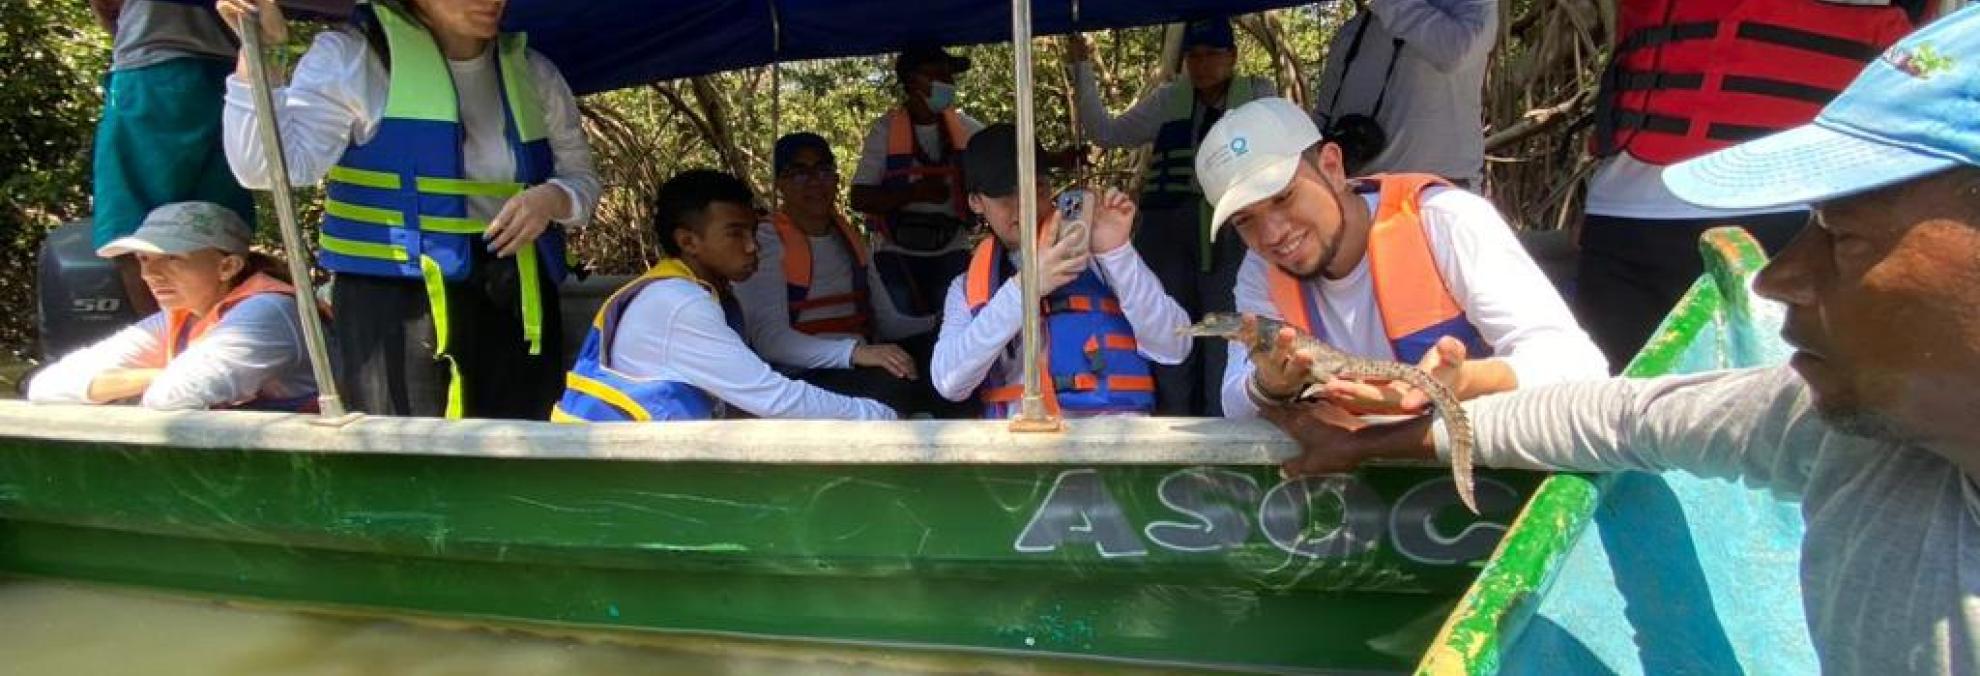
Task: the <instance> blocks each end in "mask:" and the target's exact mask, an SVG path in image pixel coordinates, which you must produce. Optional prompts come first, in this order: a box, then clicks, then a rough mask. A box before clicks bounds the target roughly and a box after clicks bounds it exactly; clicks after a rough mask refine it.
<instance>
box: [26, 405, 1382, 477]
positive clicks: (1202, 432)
mask: <svg viewBox="0 0 1980 676" xmlns="http://www.w3.org/2000/svg"><path fill="white" fill-rule="evenodd" d="M0 430H5V431H4V432H0V439H6V440H14V441H30V442H54V443H62V444H71V445H75V446H76V447H78V448H83V449H87V448H96V447H102V448H116V447H129V446H160V447H174V448H184V449H213V450H251V451H277V452H291V453H347V454H390V455H421V456H448V457H481V458H500V459H518V460H624V461H640V462H706V463H775V464H823V465H842V464H853V465H883V464H917V465H919V464H933V465H1040V464H1047V465H1060V464H1081V465H1275V464H1279V463H1282V462H1284V461H1285V460H1287V459H1290V458H1292V457H1294V456H1296V455H1297V454H1298V448H1297V446H1295V445H1294V443H1293V442H1292V440H1291V439H1290V438H1288V437H1287V436H1285V434H1284V433H1283V432H1280V431H1279V430H1278V429H1277V428H1276V427H1273V426H1272V425H1271V424H1270V423H1268V422H1266V421H1264V420H1258V419H1250V420H1230V419H1222V418H1162V417H1130V416H1115V417H1105V418H1091V419H1083V420H1072V421H1068V423H1067V425H1066V430H1065V431H1064V432H1062V433H1023V432H1012V431H1011V430H1010V426H1009V424H1008V423H1006V422H1003V421H991V420H910V421H885V422H883V421H836V420H722V421H691V422H690V421H683V422H669V423H665V424H596V425H568V424H556V423H548V422H534V421H518V420H480V419H474V420H444V419H440V418H411V417H392V416H364V415H360V416H355V417H354V418H353V419H348V420H343V421H327V420H324V419H322V418H319V417H317V416H313V415H304V414H295V413H270V412H254V411H155V410H150V409H145V408H141V407H135V406H117V407H105V406H86V405H67V404H31V403H27V402H22V401H0ZM1400 464H1407V465H1420V464H1417V463H1400Z"/></svg>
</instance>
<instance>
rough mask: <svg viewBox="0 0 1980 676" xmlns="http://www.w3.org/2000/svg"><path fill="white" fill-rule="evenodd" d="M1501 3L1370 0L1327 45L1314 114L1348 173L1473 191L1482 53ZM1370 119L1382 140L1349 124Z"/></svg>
mask: <svg viewBox="0 0 1980 676" xmlns="http://www.w3.org/2000/svg"><path fill="white" fill-rule="evenodd" d="M1498 36H1499V3H1498V0H1367V2H1365V3H1362V11H1361V12H1360V13H1359V14H1357V15H1355V17H1354V18H1353V19H1351V20H1349V21H1348V23H1347V24H1346V25H1343V26H1341V29H1340V31H1338V32H1336V33H1335V34H1334V42H1333V43H1332V44H1330V45H1328V47H1327V62H1326V66H1325V67H1323V68H1322V69H1321V72H1320V88H1319V90H1318V91H1317V92H1315V98H1314V100H1315V101H1317V102H1319V105H1320V108H1319V109H1317V110H1315V111H1314V117H1315V119H1316V120H1317V121H1318V122H1319V124H1320V128H1321V129H1324V130H1326V132H1327V137H1328V138H1330V139H1337V140H1342V139H1353V140H1352V141H1350V142H1349V143H1348V144H1347V145H1346V147H1344V148H1343V150H1344V151H1346V153H1347V156H1348V173H1350V174H1352V175H1356V176H1361V175H1365V174H1379V173H1394V172H1414V173H1426V174H1436V175H1438V176H1442V177H1444V178H1445V179H1448V180H1450V181H1453V182H1455V183H1457V184H1458V185H1459V186H1460V187H1464V188H1469V189H1477V188H1478V187H1479V179H1480V178H1481V177H1482V175H1483V172H1484V171H1485V122H1484V105H1483V103H1482V101H1483V96H1484V87H1485V62H1486V57H1488V56H1490V55H1491V53H1492V45H1493V44H1494V43H1495V42H1496V41H1497V40H1498ZM1370 118H1372V119H1373V120H1374V121H1375V123H1377V124H1379V125H1380V128H1381V130H1382V132H1383V134H1382V135H1383V136H1386V143H1379V144H1378V143H1376V142H1373V141H1367V140H1365V139H1369V138H1372V137H1370V136H1367V135H1365V134H1357V133H1353V132H1351V131H1350V129H1352V128H1354V127H1357V126H1360V125H1359V124H1357V123H1356V122H1349V123H1347V124H1345V125H1344V124H1343V121H1344V120H1350V119H1353V120H1357V121H1358V122H1359V123H1365V122H1366V121H1367V120H1368V119H1370Z"/></svg>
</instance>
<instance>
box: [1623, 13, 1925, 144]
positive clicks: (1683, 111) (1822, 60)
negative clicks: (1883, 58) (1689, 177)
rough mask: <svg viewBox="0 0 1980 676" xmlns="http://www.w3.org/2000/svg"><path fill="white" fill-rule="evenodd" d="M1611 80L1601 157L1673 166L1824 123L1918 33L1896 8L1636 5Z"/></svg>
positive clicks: (1626, 18) (1625, 18) (1626, 23)
mask: <svg viewBox="0 0 1980 676" xmlns="http://www.w3.org/2000/svg"><path fill="white" fill-rule="evenodd" d="M1620 11H1621V14H1622V16H1621V17H1620V20H1619V25H1618V26H1617V34H1618V35H1620V36H1621V41H1620V42H1618V43H1617V45H1616V50H1615V55H1614V56H1613V57H1612V58H1611V59H1610V64H1609V70H1608V71H1607V73H1606V74H1605V75H1604V76H1603V83H1602V98H1601V99H1600V108H1599V109H1598V110H1597V111H1596V124H1597V125H1598V127H1597V129H1596V132H1595V134H1594V136H1593V137H1592V138H1591V142H1592V143H1593V144H1594V148H1595V152H1596V154H1597V155H1601V156H1609V155H1613V154H1615V153H1618V152H1628V153H1629V154H1630V155H1633V156H1635V157H1636V158H1637V159H1640V160H1643V161H1645V162H1649V163H1651V164H1658V165H1668V164H1673V163H1676V162H1680V161H1683V160H1686V159H1690V158H1692V157H1697V156H1699V155H1703V154H1705V153H1708V152H1712V151H1714V150H1718V149H1720V148H1724V147H1726V146H1729V145H1733V144H1735V143H1739V142H1742V141H1747V140H1750V139H1754V138H1758V137H1761V136H1765V135H1767V134H1771V133H1774V132H1777V131H1781V130H1784V129H1788V128H1791V127H1796V126H1800V125H1803V124H1806V123H1808V121H1810V120H1813V119H1815V114H1816V113H1817V112H1819V111H1821V109H1822V106H1824V105H1826V104H1827V103H1828V102H1829V101H1830V100H1831V99H1834V98H1835V96H1836V94H1837V93H1839V92H1841V91H1842V89H1843V87H1846V86H1848V85H1849V83H1850V82H1851V81H1852V80H1854V79H1856V74H1857V73H1858V72H1860V71H1862V70H1863V67H1864V65H1866V64H1868V63H1869V62H1870V60H1871V59H1874V58H1877V55H1878V54H1879V53H1881V52H1883V50H1884V48H1885V47H1888V46H1890V45H1891V43H1893V42H1896V41H1897V39H1898V38H1899V37H1902V36H1903V35H1904V34H1905V33H1908V32H1910V31H1911V27H1912V26H1911V19H1910V17H1909V16H1908V15H1906V14H1905V12H1904V10H1903V9H1901V8H1899V7H1896V6H1882V7H1873V6H1850V5H1843V4H1838V3H1832V2H1822V1H1821V0H1628V1H1627V2H1623V3H1621V9H1620Z"/></svg>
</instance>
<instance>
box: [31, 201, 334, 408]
mask: <svg viewBox="0 0 1980 676" xmlns="http://www.w3.org/2000/svg"><path fill="white" fill-rule="evenodd" d="M96 253H97V255H99V256H103V257H105V258H110V257H115V256H122V255H124V254H135V255H136V258H137V261H138V266H139V269H140V271H141V272H142V275H143V277H144V282H145V285H146V286H148V287H150V288H151V293H152V296H153V297H154V298H156V299H157V301H158V306H159V308H160V310H159V312H157V313H155V314H153V315H151V316H149V317H146V318H144V319H143V320H141V321H139V322H138V323H137V324H135V325H132V326H130V327H128V328H125V329H124V330H122V331H119V332H117V333H116V334H114V335H111V336H110V337H109V338H106V339H104V340H103V341H102V342H99V343H97V344H95V345H91V346H89V347H86V348H83V349H81V350H77V351H76V352H73V353H70V354H69V355H68V356H65V357H63V358H61V359H60V360H58V361H56V362H55V363H54V364H52V365H50V366H49V367H48V368H47V369H45V370H43V371H42V372H41V373H39V374H37V375H36V376H35V377H34V380H33V381H32V382H30V383H28V400H29V401H33V402H35V403H43V404H108V403H118V402H127V401H135V402H137V403H140V404H142V405H144V406H145V407H147V408H156V409H204V408H250V409H264V410H290V411H303V410H315V408H316V378H315V376H313V375H312V374H311V372H310V367H309V359H308V357H307V355H306V353H305V352H304V350H303V340H302V320H301V318H300V317H297V316H296V299H295V289H294V288H292V287H290V286H289V284H288V283H287V282H284V281H282V280H280V279H277V278H275V277H274V276H271V275H270V274H268V273H269V272H271V271H275V270H277V269H278V266H276V265H275V264H274V261H273V260H271V259H268V258H266V257H263V256H260V255H257V254H254V253H251V252H249V251H248V227H247V224H246V223H245V222H243V221H242V220H241V217H240V216H239V215H238V214H235V213H234V211H233V210H232V209H228V208H226V207H223V206H220V205H218V204H214V203H211V202H176V203H172V204H167V205H165V206H161V207H158V208H157V209H153V210H152V211H151V213H150V214H148V215H146V216H145V218H144V221H143V223H141V224H140V225H139V226H138V229H137V231H136V232H134V233H132V234H131V235H129V236H127V237H123V238H120V239H117V240H114V241H111V242H110V243H108V244H105V245H104V246H103V248H101V249H98V250H97V252H96Z"/></svg>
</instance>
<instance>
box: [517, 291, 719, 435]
mask: <svg viewBox="0 0 1980 676" xmlns="http://www.w3.org/2000/svg"><path fill="white" fill-rule="evenodd" d="M663 279H686V280H690V281H693V282H694V283H696V284H700V285H701V286H702V287H703V288H706V289H708V293H709V294H711V295H714V296H715V297H716V298H717V299H718V300H720V301H721V303H722V314H723V316H724V318H725V319H727V320H728V323H729V328H731V329H734V330H735V331H736V333H737V334H738V335H741V334H742V330H743V326H742V308H741V306H739V305H737V304H736V302H735V300H734V299H733V298H730V297H728V296H727V295H726V294H722V293H718V292H717V291H716V290H715V287H714V286H711V285H709V284H708V283H707V282H704V281H702V280H701V279H699V278H697V277H695V276H694V272H693V271H692V270H689V269H688V267H687V264H686V263H683V262H681V260H680V259H678V258H669V259H666V260H663V261H660V264H659V265H655V266H653V269H651V270H648V271H646V274H643V275H640V277H639V278H638V279H635V280H633V281H632V282H630V283H628V284H626V285H625V286H624V287H621V288H620V289H619V290H618V291H616V292H613V294H612V297H611V298H609V299H606V301H605V305H604V306H603V307H600V308H599V309H598V316H597V317H596V318H594V319H592V320H591V332H590V333H588V334H587V335H586V336H585V338H584V346H583V347H582V348H579V350H578V356H577V363H576V364H574V365H572V366H571V370H570V372H569V373H567V374H565V376H564V387H565V389H564V396H563V398H562V399H559V400H558V401H557V405H556V406H555V407H553V408H552V409H551V410H550V421H551V422H563V423H575V422H647V421H654V420H708V419H711V418H715V417H718V416H717V409H718V408H719V406H720V403H719V402H718V401H717V400H716V399H715V398H714V397H711V396H709V395H708V393H707V392H705V391H703V390H702V389H701V388H698V387H695V386H693V385H689V384H687V383H682V382H677V381H672V380H660V379H657V378H642V377H638V376H633V375H628V374H625V373H620V372H618V371H616V370H613V369H612V367H610V366H607V364H610V363H611V361H612V357H611V355H612V337H613V336H614V335H615V334H616V333H617V332H618V328H619V319H620V317H622V316H623V315H624V314H625V312H626V307H627V306H629V305H631V304H632V301H633V299H634V298H636V297H638V296H639V292H640V290H642V289H645V288H646V286H647V285H648V284H652V283H654V282H658V281H660V280H663ZM656 328H657V327H656Z"/></svg>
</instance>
